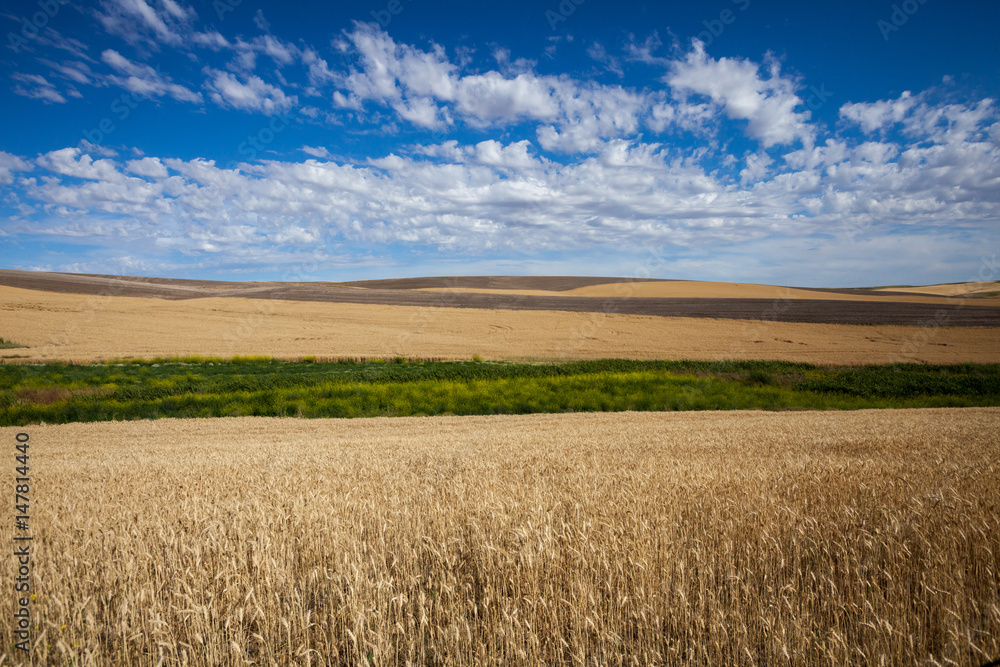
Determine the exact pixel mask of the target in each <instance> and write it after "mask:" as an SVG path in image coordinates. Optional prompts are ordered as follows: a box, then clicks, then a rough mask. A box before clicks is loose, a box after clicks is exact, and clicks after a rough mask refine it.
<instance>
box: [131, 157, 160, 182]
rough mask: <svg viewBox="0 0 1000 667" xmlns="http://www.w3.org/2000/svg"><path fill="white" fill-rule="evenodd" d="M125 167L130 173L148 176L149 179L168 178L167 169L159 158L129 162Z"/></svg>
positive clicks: (145, 158)
mask: <svg viewBox="0 0 1000 667" xmlns="http://www.w3.org/2000/svg"><path fill="white" fill-rule="evenodd" d="M125 166H126V168H127V169H128V171H129V172H131V173H133V174H135V175H137V176H148V177H149V178H166V176H167V168H166V167H164V166H163V163H162V162H160V159H159V158H155V157H144V158H142V159H140V160H129V161H128V162H127V163H126V165H125Z"/></svg>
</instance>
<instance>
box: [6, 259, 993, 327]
mask: <svg viewBox="0 0 1000 667" xmlns="http://www.w3.org/2000/svg"><path fill="white" fill-rule="evenodd" d="M458 280H469V281H472V282H473V283H475V282H476V281H483V282H480V283H479V284H480V285H484V286H489V287H492V288H493V289H496V290H498V291H496V292H486V293H483V292H461V291H447V287H449V286H451V287H455V288H456V289H462V288H463V286H462V285H461V284H456V283H454V282H450V281H458ZM421 281H428V282H429V284H428V285H427V286H429V287H438V288H445V291H437V292H435V291H422V289H421V288H420V287H419V286H418V285H420V284H421ZM435 281H438V282H435ZM491 281H492V282H491ZM504 281H508V282H506V283H505V282H504ZM520 281H524V282H520ZM546 281H548V282H546ZM602 281H603V282H602ZM386 282H390V284H392V280H389V281H378V280H374V281H355V282H353V283H337V282H299V283H292V282H287V283H281V282H226V281H218V280H184V279H177V278H162V279H161V278H140V277H130V276H108V275H95V274H70V273H45V272H35V271H16V270H10V269H0V285H7V286H9V287H18V288H22V289H33V290H41V291H47V292H62V293H70V294H93V295H104V296H127V297H153V298H160V299H171V300H178V299H202V298H219V297H242V298H250V299H282V300H286V301H313V302H327V303H357V304H369V305H383V306H411V307H427V308H476V309H483V310H554V311H565V312H589V313H609V314H610V313H615V314H621V315H646V316H653V317H702V318H712V319H727V320H769V321H776V322H809V323H815V324H867V325H880V324H899V325H916V326H941V325H945V326H975V327H1000V307H994V306H981V305H969V304H968V303H966V302H965V301H963V300H955V305H954V306H952V305H943V304H940V303H937V304H935V303H912V302H898V301H892V300H890V299H889V298H888V297H889V295H888V294H887V293H886V292H879V291H872V292H870V293H868V294H867V295H866V296H870V297H871V299H872V300H863V301H843V300H839V301H835V300H829V299H824V298H823V297H822V296H818V297H817V298H816V299H783V298H781V296H780V292H776V294H775V296H773V297H770V298H718V297H713V298H700V297H698V298H690V297H688V298H685V297H646V298H631V297H624V296H604V297H598V296H565V295H561V294H559V293H558V291H565V290H569V289H574V288H577V287H585V286H588V285H595V284H597V285H599V284H607V282H617V283H622V282H632V281H631V280H630V279H628V278H590V277H580V278H573V277H568V276H550V277H530V276H526V277H516V276H501V277H497V278H491V277H476V276H467V277H464V278H463V277H459V278H412V279H411V278H404V279H395V285H396V286H395V287H394V288H391V287H386V286H385V283H386ZM642 282H652V281H642ZM664 282H666V281H664ZM541 284H548V285H553V286H558V287H555V288H553V287H549V288H548V289H550V290H553V289H554V290H558V291H555V292H554V293H553V294H551V295H548V294H543V295H538V294H532V295H527V294H515V293H505V292H502V291H499V290H501V289H515V288H516V287H510V286H520V287H521V288H522V289H523V288H524V287H528V288H529V289H531V288H534V289H545V288H540V287H539V285H541ZM367 285H375V286H373V287H368V286H367ZM470 288H471V289H477V288H476V287H473V286H472V285H468V284H467V285H466V286H465V289H470ZM478 289H482V287H479V288H478ZM775 289H776V290H777V289H778V288H775ZM809 291H813V292H816V293H817V294H818V295H822V294H823V290H815V289H814V290H809ZM843 291H849V292H854V293H857V292H865V290H829V292H843Z"/></svg>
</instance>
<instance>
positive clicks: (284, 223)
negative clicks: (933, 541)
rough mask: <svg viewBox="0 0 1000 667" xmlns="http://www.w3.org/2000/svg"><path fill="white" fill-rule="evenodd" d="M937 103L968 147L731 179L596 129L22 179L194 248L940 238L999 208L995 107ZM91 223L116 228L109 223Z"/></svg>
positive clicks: (72, 162) (556, 246) (749, 165)
mask: <svg viewBox="0 0 1000 667" xmlns="http://www.w3.org/2000/svg"><path fill="white" fill-rule="evenodd" d="M947 106H948V105H943V106H942V107H941V108H942V109H943V114H944V115H943V116H942V117H950V118H952V119H953V122H954V123H956V124H960V123H962V122H965V121H963V120H962V119H963V118H965V117H966V115H967V114H972V116H973V117H976V118H979V120H978V121H977V122H976V123H975V124H974V126H970V127H968V128H966V131H965V133H964V136H965V137H966V138H967V139H969V140H968V141H964V142H956V141H952V142H951V143H948V141H949V138H951V139H952V140H953V139H954V137H955V136H956V135H949V134H948V132H947V129H945V131H943V132H942V131H941V128H940V127H939V126H938V125H933V126H926V127H924V126H921V125H919V124H916V125H914V126H913V127H914V129H913V131H914V132H918V131H922V132H923V134H919V135H917V136H915V137H913V139H912V140H911V141H910V142H909V143H906V144H900V143H897V142H888V141H857V142H851V141H847V140H843V139H835V138H830V139H827V141H826V142H825V143H824V144H823V145H818V146H804V147H800V148H797V149H796V150H793V151H789V152H788V153H786V154H785V155H784V156H783V157H784V159H783V160H776V159H774V158H773V157H772V156H770V155H769V154H767V153H765V152H758V153H749V154H748V155H747V156H746V157H745V158H744V161H743V165H742V166H741V167H739V169H738V173H737V174H736V175H734V176H733V177H726V176H724V175H723V174H722V173H720V172H719V171H718V170H717V169H709V168H706V167H704V166H701V165H700V164H699V162H698V161H697V160H693V159H691V158H692V156H691V155H690V154H684V153H677V151H676V150H675V149H673V148H671V147H669V146H666V145H662V144H659V143H647V142H642V141H638V140H627V139H620V138H619V139H609V140H608V141H606V142H605V143H604V145H603V146H602V148H601V150H600V151H598V152H596V153H594V154H593V155H589V156H584V157H581V158H579V159H577V160H574V161H568V162H566V163H562V162H556V161H552V160H549V159H547V158H545V157H544V156H542V155H540V154H539V152H538V149H539V144H536V143H533V142H531V141H529V140H521V141H514V142H509V143H505V142H501V141H498V140H495V139H487V140H484V141H480V142H478V143H474V144H462V143H460V142H458V141H457V140H447V141H444V142H441V143H437V144H430V145H426V146H413V147H411V148H410V149H409V150H407V151H403V152H402V153H401V154H388V155H385V156H384V157H380V158H373V159H369V160H367V161H365V162H363V163H360V164H355V163H350V162H344V161H342V160H337V159H335V158H334V157H333V156H332V155H331V154H330V153H329V152H328V151H327V150H326V149H325V148H319V147H311V146H303V147H302V149H301V150H302V151H303V152H305V153H307V154H308V155H310V156H312V157H314V158H321V160H316V159H307V160H305V161H304V162H280V161H264V162H260V163H258V164H256V165H244V167H245V168H242V169H241V170H239V171H237V170H232V169H221V168H219V167H218V166H217V165H216V164H215V163H214V162H213V161H211V160H204V159H195V160H179V159H176V158H168V159H157V158H155V157H145V158H142V159H139V160H129V161H117V160H112V159H95V158H93V157H91V156H90V155H88V154H86V153H83V152H81V151H80V149H78V148H68V149H63V150H59V151H53V152H50V153H47V154H45V155H43V156H40V157H39V158H37V160H35V163H36V165H37V167H38V168H41V169H43V170H44V171H45V173H46V175H45V177H44V178H42V179H41V180H39V181H36V180H35V179H31V180H30V185H27V186H25V188H24V191H25V194H26V195H27V196H28V197H30V198H31V199H32V200H34V201H35V202H37V203H38V204H40V205H42V206H48V207H52V206H56V207H60V210H61V211H63V217H64V218H65V220H67V221H73V220H81V221H82V220H89V219H91V218H92V217H98V218H99V217H100V215H101V214H102V213H107V212H113V213H115V214H118V215H121V216H125V217H126V218H127V220H129V221H130V224H134V225H137V226H138V228H139V229H141V230H142V231H141V233H142V234H146V235H149V236H150V237H151V238H157V239H160V240H159V241H158V242H159V243H162V244H165V246H169V247H171V248H186V249H187V251H188V252H194V253H197V252H202V251H204V252H209V251H211V252H223V251H228V249H230V248H232V249H236V248H238V247H247V246H248V245H249V246H252V247H260V248H264V247H265V246H266V244H267V243H269V242H274V240H275V239H281V243H287V244H296V243H303V244H307V243H309V242H311V241H310V239H317V238H330V239H339V241H338V242H343V243H347V244H351V243H356V244H362V245H364V244H399V243H402V244H410V245H415V246H428V247H437V248H447V249H449V251H450V252H451V251H454V252H477V253H478V252H486V251H499V250H502V249H506V250H507V251H511V252H522V251H524V250H525V249H526V248H530V249H532V251H539V252H541V251H545V250H560V251H570V250H581V251H586V250H588V249H594V248H599V247H614V248H616V249H619V250H629V249H630V250H631V251H633V252H639V251H641V250H642V249H643V248H645V247H648V246H649V245H651V244H670V245H671V246H673V247H680V248H683V247H689V248H695V247H699V246H702V245H704V244H706V243H711V244H720V245H724V246H730V247H731V246H734V245H736V244H742V243H754V242H759V241H762V240H763V239H765V238H769V237H773V236H774V235H775V234H780V235H784V236H785V237H787V238H802V237H807V236H811V235H826V236H830V235H831V234H844V233H846V232H847V231H850V230H854V231H855V232H856V231H857V230H863V231H864V234H861V235H857V234H854V232H852V236H851V240H850V242H852V243H853V242H860V240H858V239H863V238H866V237H870V238H878V237H879V236H880V235H885V234H896V233H898V231H899V230H900V229H903V228H913V229H915V230H920V233H923V234H935V233H937V234H940V235H942V237H947V235H948V234H950V233H951V232H952V231H953V230H954V229H955V228H956V227H958V228H963V229H985V228H989V226H990V225H995V223H996V221H997V220H998V219H1000V189H998V188H997V186H996V184H997V183H998V182H1000V146H998V145H997V144H996V143H995V142H994V141H993V140H992V135H991V132H992V128H993V126H994V125H995V124H996V123H997V122H998V121H1000V119H998V118H997V114H996V111H995V109H994V111H993V113H992V115H989V114H984V112H983V109H986V108H990V109H993V107H990V106H989V105H986V106H984V105H982V104H981V103H976V104H970V105H966V106H965V107H963V109H960V110H958V111H961V112H962V113H958V112H957V111H956V110H949V109H947V108H946V107H947ZM924 113H931V112H930V110H928V111H926V112H924ZM920 127H923V130H919V128H920ZM18 160H20V159H19V158H14V157H12V156H0V169H6V171H2V170H0V177H2V178H3V179H5V180H7V181H10V180H11V179H12V176H11V174H12V173H13V170H14V169H23V168H25V167H30V166H31V165H29V164H27V163H26V162H25V161H24V160H20V161H18ZM130 174H131V175H130ZM171 221H173V222H172V223H171ZM168 223H170V224H168ZM67 224H69V223H67ZM81 224H82V223H81ZM178 224H180V225H181V226H182V228H183V229H184V230H185V231H184V232H183V233H182V232H179V231H178V228H177V227H176V225H178ZM172 225H173V226H172ZM102 229H105V233H109V234H110V233H119V232H120V227H116V226H114V225H110V223H109V226H107V227H106V228H102ZM135 233H140V232H135ZM856 237H857V238H856ZM843 242H844V243H847V242H848V241H846V240H845V241H843Z"/></svg>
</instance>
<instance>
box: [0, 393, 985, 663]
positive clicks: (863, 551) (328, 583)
mask: <svg viewBox="0 0 1000 667" xmlns="http://www.w3.org/2000/svg"><path fill="white" fill-rule="evenodd" d="M998 421H1000V409H996V408H984V409H978V408H973V409H962V410H899V411H893V410H885V411H858V412H833V413H831V412H808V413H801V412H796V413H762V412H731V413H616V414H577V415H530V416H502V417H499V416H498V417H435V418H394V419H357V420H297V419H262V418H238V419H212V420H160V421H142V422H125V423H123V422H117V423H114V422H113V423H101V424H69V425H62V426H32V427H27V428H26V429H20V430H26V431H28V432H29V434H30V453H31V459H30V460H31V466H32V467H31V476H32V481H31V489H30V495H31V499H32V510H31V514H32V517H31V526H32V528H31V532H32V533H33V535H34V538H35V539H34V542H33V543H32V548H33V551H32V553H33V556H32V571H31V582H32V586H33V589H32V592H33V593H34V596H33V600H32V601H31V605H30V608H31V613H32V619H33V623H34V624H35V625H37V630H36V631H35V638H36V641H37V643H36V649H35V653H34V656H33V657H34V664H36V665H49V666H56V665H70V664H72V665H74V666H76V667H85V666H95V667H104V666H107V665H125V664H131V665H142V666H145V665H159V664H178V665H192V666H194V665H198V666H200V665H214V666H223V667H228V666H230V665H244V664H300V665H314V666H322V665H368V664H372V665H403V664H435V665H538V664H584V663H586V664H607V665H626V664H628V665H632V664H639V665H652V664H747V665H750V664H756V665H765V664H803V665H805V664H808V665H843V664H872V665H878V664H887V665H918V664H928V665H930V664H954V665H961V666H966V665H980V664H983V663H985V662H987V661H989V660H992V659H995V658H997V657H1000V518H998V517H1000V487H998V486H997V484H996V480H997V479H998V476H1000V467H998V463H997V462H998V460H1000V444H998V440H997V435H996V425H997V423H998ZM17 432H18V429H10V428H3V429H0V439H2V440H3V441H4V442H7V443H13V442H14V436H15V434H16V433H17ZM11 446H12V445H11ZM12 512H13V509H12V508H10V507H8V514H11V513H12ZM12 529H13V520H12V518H11V517H10V516H8V520H5V521H3V522H0V540H3V541H4V543H5V544H8V545H9V544H12V543H13V542H12ZM15 566H16V564H15V560H14V559H13V558H10V557H7V558H3V559H0V576H2V577H3V579H4V581H12V580H13V578H14V572H13V568H14V567H15ZM0 634H2V638H3V641H2V645H0V664H3V665H19V664H26V663H24V662H19V661H21V660H22V657H21V656H18V655H15V654H14V652H13V651H12V649H11V645H12V640H13V635H12V626H11V624H10V623H9V622H8V623H3V624H0Z"/></svg>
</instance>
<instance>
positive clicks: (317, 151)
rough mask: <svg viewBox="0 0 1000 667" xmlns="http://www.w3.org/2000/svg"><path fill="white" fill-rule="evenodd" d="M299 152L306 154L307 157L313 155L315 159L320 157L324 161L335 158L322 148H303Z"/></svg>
mask: <svg viewBox="0 0 1000 667" xmlns="http://www.w3.org/2000/svg"><path fill="white" fill-rule="evenodd" d="M299 150H300V151H302V152H303V153H305V154H306V155H312V156H313V157H319V158H323V159H330V158H331V157H333V156H332V155H330V151H328V150H327V149H325V148H323V147H322V146H303V147H302V148H300V149H299Z"/></svg>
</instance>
